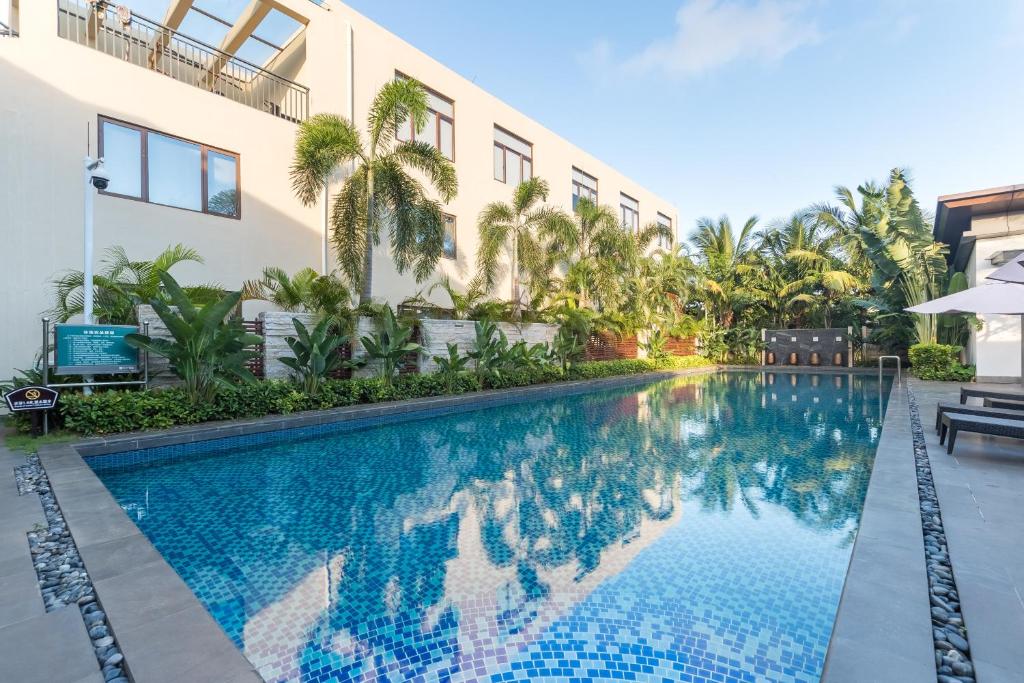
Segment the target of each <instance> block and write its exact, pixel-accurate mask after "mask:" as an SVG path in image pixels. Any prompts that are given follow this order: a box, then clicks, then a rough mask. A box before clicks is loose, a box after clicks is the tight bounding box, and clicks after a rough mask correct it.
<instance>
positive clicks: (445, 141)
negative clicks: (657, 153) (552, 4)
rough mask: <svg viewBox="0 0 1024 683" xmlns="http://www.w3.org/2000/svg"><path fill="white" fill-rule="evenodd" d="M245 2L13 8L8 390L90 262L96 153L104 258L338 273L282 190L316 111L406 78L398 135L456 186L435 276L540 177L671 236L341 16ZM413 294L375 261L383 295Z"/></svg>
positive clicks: (5, 117) (494, 103) (8, 78)
mask: <svg viewBox="0 0 1024 683" xmlns="http://www.w3.org/2000/svg"><path fill="white" fill-rule="evenodd" d="M234 4H237V6H238V11H239V14H238V16H235V17H218V16H216V15H213V14H212V13H210V12H208V11H207V9H206V8H204V7H203V3H201V2H197V3H195V4H193V2H192V0H168V3H167V8H166V11H165V13H164V15H163V16H159V17H150V18H147V17H142V16H139V15H137V14H133V13H132V12H131V11H129V10H127V9H126V8H123V7H119V6H117V5H116V4H115V3H107V2H99V3H93V2H88V1H87V0H0V5H6V7H5V8H4V10H5V11H4V12H3V14H2V16H0V21H2V25H0V83H2V84H3V97H2V98H0V131H2V133H0V135H2V136H3V144H2V146H0V149H2V152H0V177H2V178H3V181H4V182H3V184H2V187H0V237H2V245H3V249H2V253H3V255H4V258H3V265H2V267H0V312H2V314H3V320H4V324H3V326H2V327H0V377H5V376H10V374H11V370H12V369H13V368H16V367H27V366H29V365H30V364H31V363H32V359H33V355H34V354H35V352H36V350H37V349H38V348H39V339H40V328H39V319H40V315H41V314H42V312H44V311H45V310H46V309H47V308H49V307H50V306H51V304H52V297H51V286H50V282H51V280H52V278H53V277H54V276H55V275H56V274H58V273H59V272H60V271H62V270H64V269H69V268H76V269H81V267H82V260H83V239H82V216H83V203H84V199H83V183H84V180H83V174H82V160H83V158H84V156H85V155H86V153H87V152H90V153H91V154H92V155H93V156H97V155H99V156H103V157H104V159H105V162H106V166H107V170H108V171H109V173H110V174H111V181H110V185H109V187H108V188H107V189H106V190H105V191H103V192H102V193H100V195H99V196H98V197H97V198H96V202H95V225H96V228H95V230H96V233H95V234H96V240H95V245H96V259H97V261H99V259H100V258H101V257H102V254H103V250H104V249H105V248H107V247H110V246H112V245H120V246H123V247H124V248H125V249H126V251H127V252H128V254H129V255H131V256H132V257H133V258H140V259H143V258H152V257H153V256H154V255H155V254H157V253H158V252H159V251H160V250H161V249H163V248H164V247H166V246H168V245H173V244H177V243H183V244H185V245H188V246H190V247H194V248H195V249H197V250H198V251H199V252H200V254H201V255H202V256H203V258H204V259H205V264H202V265H199V264H183V265H182V266H180V267H178V268H177V269H176V270H175V272H176V274H177V275H178V276H179V277H180V278H181V279H182V280H184V281H190V282H202V283H216V284H219V285H221V286H224V287H238V286H239V284H240V283H241V282H242V281H243V280H245V279H250V278H254V277H257V276H258V275H259V273H260V271H261V269H262V268H263V267H264V266H267V265H276V266H280V267H282V268H284V269H285V270H287V271H295V270H297V269H299V268H302V267H306V266H309V267H313V268H317V269H321V268H326V269H328V270H330V269H331V268H332V265H331V258H330V254H329V249H327V248H326V243H325V241H324V234H325V225H326V223H325V213H324V207H323V206H322V205H321V206H314V207H304V206H302V205H301V204H300V203H299V202H298V200H297V199H296V198H295V197H294V195H293V193H292V190H291V185H290V181H289V178H288V170H289V165H290V163H291V159H292V146H293V143H294V138H295V133H296V130H297V124H298V123H299V122H301V121H303V120H305V119H306V118H308V117H309V116H311V115H313V114H316V113H320V112H332V113H336V114H341V115H343V116H346V117H348V118H351V119H352V120H354V121H355V122H356V123H361V122H364V121H365V119H366V114H367V109H368V107H369V104H370V102H371V100H372V98H373V96H374V94H375V92H376V91H377V89H378V88H379V87H380V86H381V85H382V84H383V83H385V82H387V81H388V80H390V79H394V78H403V77H411V78H415V79H417V80H419V81H421V82H422V83H423V84H424V85H425V86H426V87H427V88H428V89H429V92H430V107H431V117H430V120H429V123H428V125H427V127H426V128H425V129H424V130H423V131H419V132H416V131H413V130H411V129H410V130H404V129H403V130H400V131H399V135H400V136H402V137H406V138H409V137H413V136H415V137H416V138H417V139H424V140H427V141H428V142H430V143H431V144H434V145H436V146H437V147H438V148H439V149H440V150H441V151H442V152H443V153H444V154H446V155H447V156H449V158H451V159H452V161H453V162H454V164H455V168H456V170H457V173H458V180H459V194H458V197H457V198H456V199H454V200H453V201H452V202H450V203H449V204H447V205H446V206H445V212H446V214H447V215H448V217H449V218H448V227H449V238H448V242H447V245H446V258H445V259H443V261H442V263H441V264H440V265H439V268H438V274H439V275H440V274H442V273H444V274H448V275H449V276H450V277H451V278H452V280H453V281H454V282H456V283H461V284H465V283H466V282H468V281H469V280H470V279H471V278H472V276H473V274H474V270H475V268H474V264H475V260H476V256H475V250H476V244H477V231H476V217H477V215H478V214H479V212H480V210H481V209H482V208H483V206H484V205H486V204H487V203H488V202H491V201H496V200H502V201H507V200H508V199H509V198H510V196H511V192H512V188H513V187H514V186H515V184H516V183H518V182H519V181H520V180H522V179H524V178H528V177H531V176H541V177H543V178H544V179H545V180H547V181H548V182H549V183H550V186H551V193H552V196H551V197H550V201H551V203H553V204H559V205H561V206H563V207H564V208H566V209H570V208H571V207H572V206H574V205H575V203H576V201H578V198H579V197H587V198H589V199H591V200H596V201H598V202H600V203H602V204H608V205H611V206H612V207H614V208H615V209H616V210H617V211H618V212H619V214H620V215H621V218H622V220H623V222H624V223H625V224H626V225H627V226H628V227H630V228H636V227H637V226H640V225H645V224H647V223H651V222H655V221H657V222H660V223H662V224H664V225H667V226H669V227H671V228H672V229H673V230H676V227H677V211H676V208H675V207H674V206H673V205H672V204H671V203H669V202H668V201H666V200H664V199H662V198H660V197H657V196H656V195H654V194H653V193H651V192H649V191H648V190H646V189H645V188H643V187H641V186H640V185H639V184H637V183H636V182H634V181H632V180H630V179H629V178H627V177H626V176H624V175H623V174H621V173H619V172H617V171H616V170H614V169H613V168H612V167H610V166H608V165H607V164H605V163H603V162H601V161H599V160H598V159H596V158H594V157H593V156H591V155H590V154H587V153H586V152H584V151H583V150H581V149H579V148H577V147H575V146H573V145H572V144H570V143H569V142H567V141H566V140H565V139H563V138H561V137H559V136H558V135H556V134H554V133H552V132H551V131H549V130H547V129H545V128H544V127H543V126H541V125H540V124H538V123H537V122H536V121H534V120H533V119H531V118H529V117H528V116H526V115H525V114H523V113H521V112H519V111H516V110H515V109H513V108H512V107H510V106H508V105H506V104H505V103H503V102H502V101H500V100H499V99H498V98H496V97H495V96H493V95H491V94H489V93H487V92H485V91H484V90H482V89H481V88H479V87H477V86H475V85H474V84H473V83H471V82H470V81H469V80H467V79H465V78H463V77H461V76H459V75H458V74H456V73H455V72H453V71H452V70H451V69H448V68H447V67H445V66H444V65H442V64H440V63H438V62H437V61H435V60H433V59H431V58H430V57H429V56H427V55H425V54H424V53H422V52H420V51H419V50H417V49H416V48H414V47H413V46H411V45H409V44H408V43H406V42H404V41H402V40H401V39H399V38H398V37H396V36H395V35H393V34H391V33H389V32H388V31H386V30H385V29H383V28H382V27H380V26H378V25H377V24H375V23H373V22H372V21H370V20H368V19H367V18H365V17H363V16H361V15H359V14H358V13H356V12H354V11H353V10H351V9H350V8H348V7H346V6H345V5H343V4H341V3H340V2H337V1H335V0H245V1H244V2H243V1H242V0H239V2H237V3H234ZM200 21H201V22H205V23H206V24H210V22H214V23H216V24H218V25H220V26H222V31H221V35H222V37H221V38H220V39H219V41H210V40H206V41H201V40H199V39H196V38H194V37H191V36H190V33H189V31H190V30H191V29H189V27H190V26H192V25H198V23H199V22H200ZM289 26H290V27H291V29H289V30H288V31H287V32H286V34H282V33H281V31H282V27H289ZM271 28H272V29H273V31H271ZM270 33H276V34H278V37H277V38H276V39H275V38H273V37H268V36H269V34H270ZM213 42H216V43H217V44H213ZM566 106H572V105H571V103H569V102H567V103H566ZM499 286H500V285H499ZM420 288H421V285H417V284H416V283H415V282H414V281H413V280H412V278H411V277H409V276H400V275H399V274H398V273H397V272H396V271H395V268H394V265H393V263H392V261H391V258H390V255H389V254H387V253H385V252H384V250H383V249H381V250H378V253H377V255H376V257H375V262H374V282H373V290H374V294H375V296H376V297H379V298H381V299H385V300H388V301H390V302H392V303H395V302H397V301H400V300H401V299H403V298H405V297H407V296H409V295H411V294H413V293H414V292H416V291H417V290H419V289H420ZM504 291H507V287H503V288H501V289H499V290H498V292H504ZM438 303H442V304H443V303H446V302H445V301H443V300H439V301H438Z"/></svg>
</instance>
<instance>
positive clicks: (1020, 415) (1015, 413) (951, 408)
mask: <svg viewBox="0 0 1024 683" xmlns="http://www.w3.org/2000/svg"><path fill="white" fill-rule="evenodd" d="M987 401H988V399H986V405H984V406H967V405H961V404H959V403H940V404H939V407H938V408H936V410H935V432H936V433H938V432H940V431H942V416H943V415H945V414H946V413H959V414H961V415H985V416H987V417H1002V418H1005V419H1007V420H1024V403H1018V404H1017V405H1016V407H1015V408H1004V407H1002V406H1000V407H995V406H989V405H988V404H987ZM997 403H998V401H997Z"/></svg>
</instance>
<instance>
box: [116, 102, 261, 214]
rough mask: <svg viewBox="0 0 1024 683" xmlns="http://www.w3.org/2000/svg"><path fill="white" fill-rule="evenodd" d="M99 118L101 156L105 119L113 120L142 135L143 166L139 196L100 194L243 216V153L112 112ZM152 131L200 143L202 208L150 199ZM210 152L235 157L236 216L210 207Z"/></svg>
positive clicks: (174, 207) (140, 153)
mask: <svg viewBox="0 0 1024 683" xmlns="http://www.w3.org/2000/svg"><path fill="white" fill-rule="evenodd" d="M97 121H98V124H97V126H96V144H97V150H98V152H97V153H98V154H99V156H100V157H103V153H104V149H103V124H104V123H111V124H113V125H115V126H121V127H122V128H128V129H131V130H135V131H138V132H139V135H140V140H139V164H140V165H141V167H142V168H141V174H140V176H139V179H140V187H139V190H140V191H139V196H138V197H133V196H132V195H130V194H120V193H118V192H108V191H106V190H99V193H100V194H101V195H106V196H108V197H117V198H118V199H130V200H132V201H136V202H142V203H144V204H152V205H153V206H165V207H167V208H169V209H178V210H180V211H191V212H192V213H201V214H205V215H207V216H215V217H217V218H228V219H231V220H242V155H241V154H239V153H238V152H232V151H231V150H228V149H224V148H223V147H214V146H213V145H207V144H203V143H202V142H197V141H196V140H190V139H188V138H183V137H181V136H180V135H172V134H170V133H165V132H164V131H162V130H157V129H156V128H147V127H146V126H140V125H139V124H137V123H131V122H130V121H124V120H122V119H116V118H114V117H112V116H104V115H103V114H100V115H99V116H98V117H97ZM150 133H155V134H156V135H161V136H163V137H165V138H170V139H172V140H179V141H181V142H184V143H187V144H190V145H195V146H197V147H199V159H200V169H201V170H200V175H199V182H200V184H201V186H202V187H201V188H200V192H201V193H200V199H201V204H202V207H201V208H199V209H190V208H188V207H185V206H174V205H173V204H162V203H160V202H154V201H150V199H149V134H150ZM209 152H214V153H216V154H220V155H221V156H225V157H230V158H233V159H234V160H235V194H236V197H237V202H236V211H235V215H233V216H232V215H230V214H226V213H220V212H218V211H210V209H209V206H210V197H209V189H210V188H209V184H210V179H209V174H208V164H207V158H208V154H209Z"/></svg>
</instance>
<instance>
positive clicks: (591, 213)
mask: <svg viewBox="0 0 1024 683" xmlns="http://www.w3.org/2000/svg"><path fill="white" fill-rule="evenodd" d="M574 227H575V229H576V238H575V240H573V246H574V247H575V249H574V250H573V253H570V254H567V255H566V256H567V258H566V261H567V264H568V267H567V269H566V275H565V287H566V289H567V290H568V291H569V292H571V293H572V294H574V295H575V296H576V297H577V298H578V301H579V305H580V307H582V308H587V307H589V306H591V305H592V302H593V303H594V304H596V305H597V306H600V304H601V302H602V300H608V299H611V298H612V296H613V290H614V289H616V288H617V286H618V281H617V280H618V278H617V276H616V275H617V273H616V269H615V268H608V267H607V266H608V265H609V264H608V263H605V262H604V261H605V260H606V259H607V257H609V256H611V255H612V254H614V253H615V252H620V251H622V248H623V245H624V241H625V239H626V231H625V230H623V228H622V225H621V224H620V223H619V218H618V216H616V214H615V211H614V209H612V208H611V207H610V206H607V205H601V204H595V203H593V202H591V201H590V200H589V199H587V198H585V197H582V198H580V200H579V202H578V203H577V205H576V211H575V223H574Z"/></svg>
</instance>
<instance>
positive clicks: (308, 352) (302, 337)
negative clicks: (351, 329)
mask: <svg viewBox="0 0 1024 683" xmlns="http://www.w3.org/2000/svg"><path fill="white" fill-rule="evenodd" d="M292 324H293V325H294V326H295V334H296V336H295V337H285V339H284V341H285V343H286V344H288V347H289V348H290V349H291V350H292V353H294V354H295V355H294V357H290V356H286V357H283V358H280V359H279V360H280V361H281V362H282V363H283V364H284V365H286V366H287V367H288V368H290V369H291V370H292V372H293V373H294V375H293V377H294V379H295V380H296V381H298V382H299V383H300V384H301V385H302V390H303V391H305V392H306V393H307V394H309V395H310V396H316V395H317V393H318V392H319V390H320V384H321V382H323V380H324V379H325V378H326V377H328V376H330V374H331V373H332V372H334V371H335V370H337V369H338V368H342V367H346V366H347V367H354V365H355V364H354V363H352V362H351V361H348V360H346V359H345V358H344V357H343V356H342V355H341V353H340V349H341V348H342V347H343V346H344V345H345V344H347V343H348V337H347V336H345V335H343V334H337V333H335V332H334V331H333V327H334V325H335V323H334V321H333V320H332V319H330V318H324V319H323V320H321V321H320V322H319V323H317V325H316V327H315V328H313V332H312V333H310V332H309V330H308V329H307V328H306V326H305V325H304V324H303V323H302V321H301V320H299V319H298V318H292Z"/></svg>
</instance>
